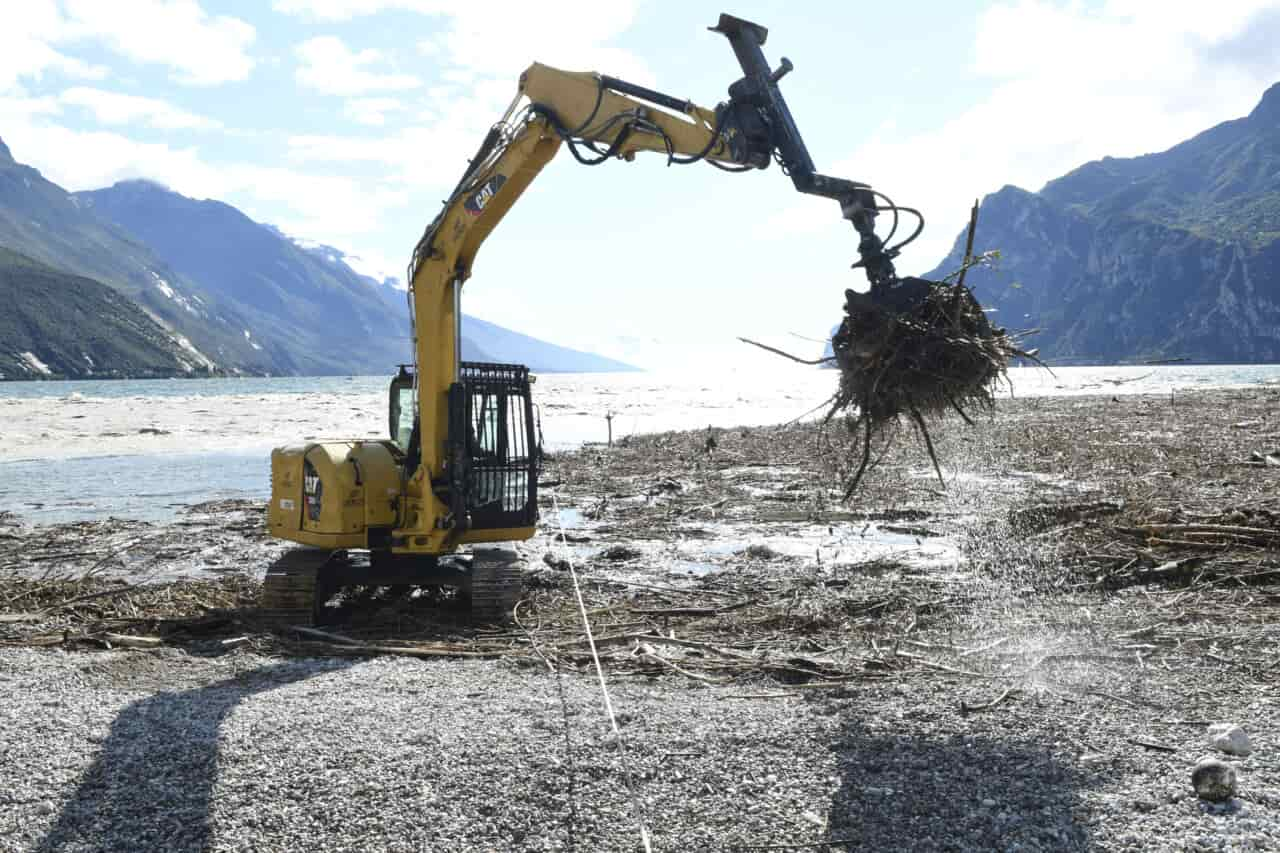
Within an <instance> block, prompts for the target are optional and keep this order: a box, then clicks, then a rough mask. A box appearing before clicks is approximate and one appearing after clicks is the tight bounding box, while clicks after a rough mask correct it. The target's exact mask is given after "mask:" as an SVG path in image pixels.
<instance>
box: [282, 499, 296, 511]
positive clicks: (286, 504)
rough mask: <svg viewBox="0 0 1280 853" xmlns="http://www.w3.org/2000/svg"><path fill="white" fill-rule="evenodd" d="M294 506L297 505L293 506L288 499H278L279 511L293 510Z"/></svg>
mask: <svg viewBox="0 0 1280 853" xmlns="http://www.w3.org/2000/svg"><path fill="white" fill-rule="evenodd" d="M295 506H297V504H295V503H294V502H293V501H292V500H291V499H289V498H281V499H280V508H281V509H293V508H294V507H295Z"/></svg>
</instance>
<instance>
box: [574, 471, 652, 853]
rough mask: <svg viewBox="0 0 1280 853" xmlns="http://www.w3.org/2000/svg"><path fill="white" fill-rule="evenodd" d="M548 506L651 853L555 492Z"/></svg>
mask: <svg viewBox="0 0 1280 853" xmlns="http://www.w3.org/2000/svg"><path fill="white" fill-rule="evenodd" d="M551 506H552V509H554V510H555V513H556V526H557V527H558V528H559V529H560V551H561V556H562V557H563V558H564V561H565V565H567V566H568V567H569V577H570V578H572V579H573V594H574V596H575V597H576V598H577V599H578V613H579V614H580V615H581V616H582V627H583V630H584V631H585V632H586V635H587V645H588V646H589V647H590V648H591V660H592V662H593V663H594V664H595V668H596V678H597V679H598V680H599V682H600V694H601V695H602V696H603V697H604V710H605V713H606V714H607V715H608V717H609V727H610V729H611V730H612V731H613V737H614V739H615V741H616V742H617V744H618V754H619V755H620V756H621V758H622V778H623V781H625V782H626V784H627V791H628V792H629V793H630V794H631V808H632V811H634V812H635V818H636V823H637V824H638V825H639V829H640V844H641V846H643V847H644V851H645V853H653V845H652V844H650V842H649V827H648V824H646V823H645V819H644V807H643V806H642V805H641V804H640V795H639V793H637V791H636V783H635V779H634V778H633V777H632V775H631V765H630V764H629V763H628V761H627V744H626V740H625V739H623V737H622V730H621V729H619V728H618V717H617V715H616V714H615V713H614V712H613V700H612V699H611V698H609V685H608V683H607V682H606V681H605V678H604V667H603V666H602V665H601V663H600V654H599V653H598V652H597V651H596V638H595V635H594V634H592V633H591V619H590V618H588V616H587V605H586V602H585V601H583V600H582V588H581V587H580V586H578V570H577V569H576V568H575V567H574V565H573V556H572V555H571V554H570V553H569V548H568V546H567V545H566V544H565V543H566V542H567V541H568V538H567V537H568V534H567V533H566V532H565V529H564V521H563V520H562V519H561V517H560V501H559V500H558V499H557V498H556V495H555V493H554V492H553V493H552V494H551Z"/></svg>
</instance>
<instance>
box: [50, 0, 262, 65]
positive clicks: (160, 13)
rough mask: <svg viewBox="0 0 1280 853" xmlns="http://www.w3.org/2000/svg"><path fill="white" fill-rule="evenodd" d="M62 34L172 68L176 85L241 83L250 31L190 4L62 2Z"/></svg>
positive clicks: (171, 0)
mask: <svg viewBox="0 0 1280 853" xmlns="http://www.w3.org/2000/svg"><path fill="white" fill-rule="evenodd" d="M65 8H66V13H67V20H68V27H67V35H69V36H74V37H77V38H83V39H94V40H100V41H102V42H104V43H105V44H106V45H107V46H108V47H110V48H111V49H112V50H114V51H116V52H117V53H120V54H121V55H123V56H126V57H128V58H129V59H132V60H134V61H136V62H141V63H149V64H157V65H165V66H167V67H169V68H172V69H175V70H176V71H177V72H179V73H178V75H177V79H178V80H179V82H182V83H187V84H191V85H201V86H203V85H210V84H214V83H225V82H228V81H231V80H244V79H245V78H247V77H248V76H249V72H250V71H251V70H252V69H253V65H254V60H253V58H252V57H250V56H249V55H248V53H247V50H248V48H249V46H250V45H251V44H252V43H253V41H254V38H255V36H256V32H255V30H254V28H253V27H252V26H250V25H249V24H247V23H246V22H244V21H242V20H240V19H239V18H232V17H229V16H226V15H216V16H213V15H209V14H208V13H206V12H205V11H204V9H202V8H201V7H200V4H199V3H197V2H195V0H168V2H164V0H111V2H102V0H65Z"/></svg>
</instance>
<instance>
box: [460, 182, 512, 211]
mask: <svg viewBox="0 0 1280 853" xmlns="http://www.w3.org/2000/svg"><path fill="white" fill-rule="evenodd" d="M506 182H507V178H506V176H505V175H494V176H493V177H492V178H490V179H489V180H487V181H485V182H484V186H482V187H481V188H480V189H478V190H476V191H475V193H474V194H473V195H472V196H471V198H469V199H467V201H466V204H464V205H463V206H464V207H466V209H467V213H470V214H471V215H472V216H479V215H480V214H481V213H483V212H484V206H485V205H486V204H488V203H489V202H490V201H491V200H492V199H493V197H494V196H495V195H497V193H498V190H500V189H502V185H503V184H505V183H506Z"/></svg>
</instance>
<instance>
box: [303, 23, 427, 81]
mask: <svg viewBox="0 0 1280 853" xmlns="http://www.w3.org/2000/svg"><path fill="white" fill-rule="evenodd" d="M297 54H298V58H299V59H301V60H302V64H301V65H299V66H298V70H297V74H296V76H297V79H298V82H299V83H301V84H303V85H304V86H309V87H311V88H312V89H315V90H316V91H318V92H323V93H324V94H326V95H363V94H364V93H366V92H387V91H400V90H404V89H414V88H417V87H418V86H420V85H422V81H420V80H419V79H418V78H417V77H414V76H413V75H412V74H402V73H399V72H394V71H387V72H382V71H371V70H369V69H368V66H370V65H375V66H376V65H379V64H381V63H383V62H385V61H386V58H385V57H384V56H383V54H382V51H379V50H374V49H373V48H368V49H366V50H361V51H352V50H351V49H350V48H348V47H347V46H346V45H345V44H344V43H343V42H342V39H340V38H337V37H336V36H317V37H316V38H313V39H308V40H307V41H305V42H303V43H302V44H300V45H298V47H297Z"/></svg>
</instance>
